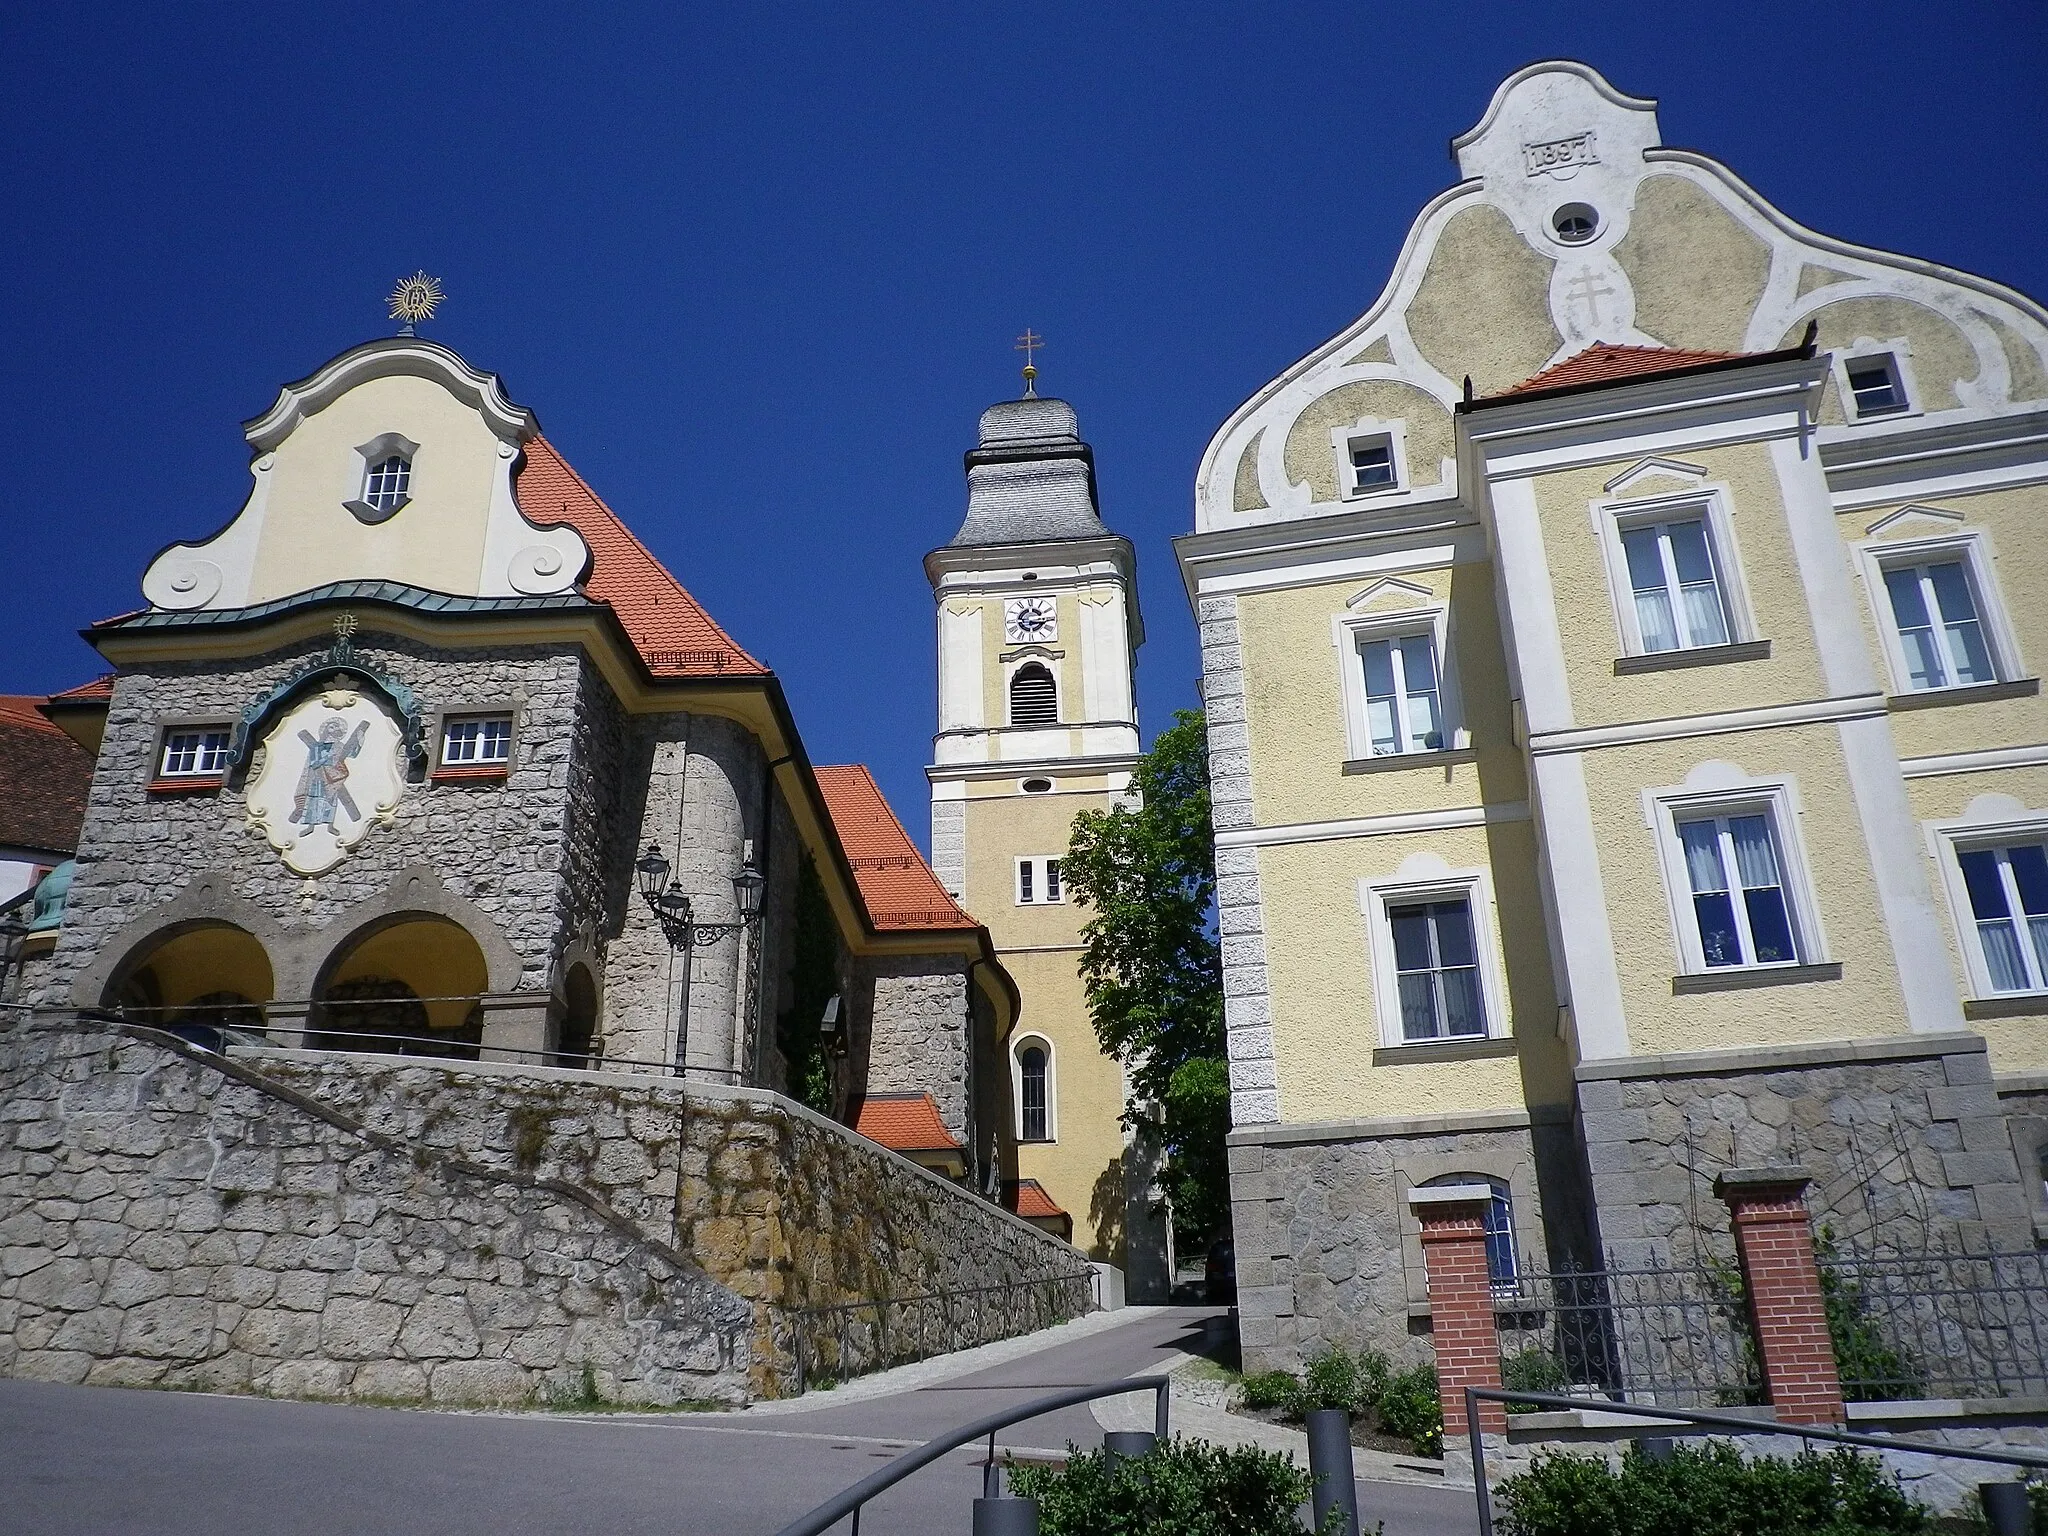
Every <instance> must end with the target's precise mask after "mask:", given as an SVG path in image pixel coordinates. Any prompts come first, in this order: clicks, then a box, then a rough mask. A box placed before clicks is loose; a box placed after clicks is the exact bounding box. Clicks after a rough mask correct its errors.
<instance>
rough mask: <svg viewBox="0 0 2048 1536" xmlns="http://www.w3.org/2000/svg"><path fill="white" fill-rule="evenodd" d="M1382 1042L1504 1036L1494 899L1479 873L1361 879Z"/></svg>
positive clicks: (1408, 1042)
mask: <svg viewBox="0 0 2048 1536" xmlns="http://www.w3.org/2000/svg"><path fill="white" fill-rule="evenodd" d="M1359 901H1360V905H1361V907H1362V908H1363V909H1364V912H1365V918H1366V927H1367V929H1368V936H1369V941H1370V949H1371V954H1372V965H1373V971H1374V982H1375V985H1374V988H1373V992H1374V997H1375V1000H1376V1002H1377V1004H1378V1009H1379V1020H1380V1041H1381V1043H1382V1044H1384V1045H1389V1046H1397V1045H1426V1044H1429V1043H1431V1042H1437V1041H1452V1040H1484V1039H1488V1038H1491V1037H1495V1036H1500V1035H1505V1034H1506V1033H1507V1014H1506V1009H1505V1005H1504V1001H1503V999H1504V994H1503V991H1502V987H1501V981H1500V972H1499V962H1498V959H1497V956H1498V949H1497V947H1496V945H1495V942H1494V934H1493V897H1492V888H1491V886H1490V885H1489V884H1488V882H1487V879H1486V876H1485V874H1484V872H1483V871H1479V870H1460V871H1451V872H1449V873H1448V874H1445V875H1443V876H1441V877H1439V878H1432V879H1425V880H1419V881H1418V880H1407V879H1401V878H1396V879H1392V880H1362V881H1360V882H1359Z"/></svg>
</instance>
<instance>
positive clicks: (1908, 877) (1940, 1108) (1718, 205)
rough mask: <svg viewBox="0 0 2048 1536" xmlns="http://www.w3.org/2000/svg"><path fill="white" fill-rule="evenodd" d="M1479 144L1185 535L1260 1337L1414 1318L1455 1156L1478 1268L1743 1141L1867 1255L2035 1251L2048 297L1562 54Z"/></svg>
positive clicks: (1675, 1213)
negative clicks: (1485, 1202) (1434, 1189)
mask: <svg viewBox="0 0 2048 1536" xmlns="http://www.w3.org/2000/svg"><path fill="white" fill-rule="evenodd" d="M1452 154H1453V158H1454V159H1455V162H1456V165H1457V176H1458V180H1457V182H1456V184H1455V185H1453V186H1451V187H1449V188H1448V189H1447V190H1446V191H1444V192H1443V193H1442V194H1441V195H1439V196H1438V197H1437V198H1436V199H1435V200H1434V201H1432V202H1431V203H1430V204H1428V206H1426V207H1425V208H1423V209H1422V211H1421V212H1420V214H1419V215H1418V216H1417V217H1416V219H1415V222H1414V224H1413V226H1412V228H1411V230H1410V232H1409V234H1408V237H1407V240H1406V243H1405V244H1404V245H1403V247H1402V249H1401V251H1400V252H1399V254H1398V257H1397V258H1396V259H1395V262H1394V265H1393V271H1392V276H1391V277H1390V278H1389V280H1388V282H1387V284H1386V287H1385V289H1384V290H1383V291H1382V292H1381V294H1380V295H1379V297H1378V298H1376V299H1374V300H1373V301H1372V302H1371V304H1370V305H1369V307H1367V308H1366V310H1365V312H1364V313H1363V314H1362V315H1361V316H1360V317H1359V318H1358V319H1357V320H1356V321H1355V322H1353V323H1352V324H1350V325H1348V326H1346V327H1345V328H1344V330H1343V331H1342V332H1340V333H1339V334H1338V335H1336V336H1335V337H1333V338H1331V339H1330V340H1328V341H1326V342H1324V343H1323V344H1321V345H1320V346H1318V347H1316V348H1315V349H1314V350H1313V351H1312V352H1310V353H1309V354H1308V355H1307V356H1306V357H1304V358H1302V360H1301V361H1300V362H1298V363H1296V364H1294V365H1293V366H1292V367H1290V368H1288V369H1286V370H1285V371H1284V372H1283V373H1282V374H1281V375H1280V376H1279V377H1277V378H1275V379H1273V380H1271V381H1270V382H1269V383H1266V384H1264V385H1263V386H1261V387H1260V388H1259V389H1258V391H1257V392H1256V393H1255V394H1254V395H1253V396H1252V397H1251V398H1250V399H1249V400H1247V401H1246V402H1245V403H1244V404H1243V405H1242V406H1240V407H1239V408H1238V409H1237V410H1236V411H1235V412H1234V413H1233V414H1232V415H1231V416H1230V418H1229V419H1228V420H1227V421H1226V422H1224V424H1223V425H1222V426H1221V428H1220V429H1219V430H1218V431H1217V432H1216V434H1215V436H1214V438H1213V440H1212V441H1211V442H1210V444H1209V447H1208V450H1207V452H1206V454H1205V455H1204V457H1203V460H1202V463H1201V468H1200V471H1199V475H1198V479H1197V483H1196V487H1195V528H1194V531H1193V532H1192V533H1191V534H1189V535H1187V536H1185V537H1183V538H1181V539H1180V540H1179V541H1178V543H1177V550H1178V555H1179V560H1180V566H1181V570H1182V573H1183V576H1184V578H1185V581H1186V585H1187V589H1188V592H1189V595H1190V598H1191V600H1192V601H1193V603H1194V605H1195V607H1196V609H1197V612H1198V614H1199V619H1200V624H1201V638H1202V651H1203V658H1204V696H1205V703H1206V707H1207V712H1208V720H1209V730H1210V743H1211V749H1212V763H1213V773H1214V795H1215V817H1216V829H1217V830H1216V844H1217V873H1218V877H1219V879H1218V884H1219V893H1220V897H1219V899H1220V908H1221V916H1220V921H1221V929H1222V934H1223V946H1224V987H1225V993H1226V1017H1227V1027H1228V1039H1229V1051H1230V1071H1231V1084H1232V1099H1233V1118H1234V1123H1235V1130H1234V1131H1233V1134H1232V1146H1231V1166H1232V1175H1231V1180H1232V1193H1233V1200H1234V1218H1235V1232H1236V1245H1237V1258H1238V1279H1239V1286H1240V1299H1241V1305H1242V1313H1243V1325H1244V1333H1243V1338H1244V1344H1245V1354H1246V1364H1247V1368H1248V1369H1256V1368H1262V1367H1264V1366H1268V1365H1292V1364H1295V1363H1296V1362H1298V1360H1299V1359H1300V1357H1301V1355H1302V1354H1303V1353H1304V1352H1305V1351H1307V1350H1309V1349H1311V1348H1313V1347H1314V1346H1315V1345H1316V1344H1317V1343H1319V1342H1321V1341H1325V1340H1341V1341H1345V1342H1349V1343H1361V1342H1371V1343H1376V1344H1378V1345H1380V1346H1381V1347H1383V1348H1388V1349H1390V1350H1393V1351H1396V1352H1407V1351H1408V1350H1410V1349H1411V1348H1412V1346H1411V1345H1410V1344H1409V1339H1410V1336H1411V1334H1416V1333H1422V1332H1426V1331H1427V1329H1428V1327H1429V1321H1428V1312H1429V1306H1428V1298H1427V1291H1426V1289H1425V1288H1424V1285H1423V1280H1422V1262H1421V1253H1420V1249H1419V1245H1418V1241H1417V1234H1418V1230H1419V1227H1418V1222H1417V1219H1416V1215H1415V1210H1414V1206H1415V1203H1416V1200H1417V1198H1418V1197H1420V1198H1421V1199H1423V1200H1424V1201H1426V1200H1427V1199H1428V1198H1429V1197H1428V1195H1427V1193H1426V1191H1427V1187H1428V1186H1431V1185H1454V1186H1458V1187H1460V1189H1461V1190H1469V1189H1470V1188H1471V1187H1472V1186H1474V1185H1481V1186H1485V1187H1487V1188H1490V1190H1491V1192H1492V1200H1491V1209H1490V1214H1489V1216H1488V1220H1487V1237H1488V1244H1487V1246H1488V1251H1489V1262H1490V1265H1491V1268H1492V1270H1493V1282H1494V1285H1495V1287H1496V1295H1502V1294H1506V1295H1510V1296H1511V1295H1512V1294H1513V1291H1514V1287H1515V1285H1516V1283H1517V1280H1518V1276H1519V1275H1520V1274H1521V1273H1522V1272H1523V1271H1524V1270H1525V1269H1536V1270H1542V1269H1552V1270H1554V1269H1561V1268H1565V1267H1568V1266H1574V1265H1575V1266H1577V1267H1578V1268H1581V1269H1586V1268H1595V1267H1600V1266H1603V1265H1604V1266H1610V1267H1612V1268H1615V1269H1619V1270H1627V1271H1639V1272H1640V1271H1659V1270H1665V1269H1669V1268H1671V1267H1673V1266H1677V1265H1685V1264H1691V1263H1693V1262H1695V1261H1696V1260H1697V1259H1698V1258H1699V1256H1700V1255H1701V1253H1702V1252H1703V1251H1704V1250H1705V1249H1706V1248H1707V1247H1708V1246H1710V1245H1709V1242H1708V1240H1709V1239H1712V1238H1716V1237H1723V1238H1724V1237H1725V1230H1726V1220H1727V1218H1726V1213H1725V1209H1724V1208H1723V1206H1722V1204H1721V1202H1720V1201H1719V1200H1717V1199H1716V1198H1715V1197H1714V1195H1713V1193H1712V1189H1713V1182H1714V1179H1715V1178H1716V1176H1717V1175H1718V1174H1720V1173H1723V1172H1726V1171H1728V1170H1731V1169H1743V1168H1757V1167H1761V1166H1766V1165H1794V1166H1797V1167H1799V1168H1800V1169H1802V1170H1803V1171H1804V1173H1805V1174H1806V1175H1807V1176H1808V1177H1810V1178H1811V1180H1812V1186H1811V1188H1810V1190H1809V1192H1808V1195H1807V1201H1808V1204H1809V1207H1810V1208H1811V1209H1812V1210H1813V1212H1814V1213H1815V1216H1816V1218H1817V1220H1818V1221H1819V1222H1820V1223H1821V1224H1822V1225H1824V1226H1826V1227H1827V1228H1829V1229H1831V1230H1832V1231H1833V1233H1834V1234H1835V1236H1836V1238H1837V1239H1838V1240H1839V1241H1841V1242H1843V1243H1845V1244H1849V1245H1852V1246H1855V1247H1856V1248H1858V1249H1859V1250H1862V1251H1871V1250H1882V1249H1885V1248H1887V1247H1890V1248H1900V1247H1913V1246H1914V1245H1925V1244H1927V1243H1929V1242H1940V1243H1947V1244H1950V1245H1951V1246H1954V1247H1960V1248H1967V1249H1971V1250H1981V1249H1983V1248H1985V1247H2001V1248H2011V1247H2028V1248H2030V1247H2032V1245H2033V1243H2034V1241H2035V1234H2036V1232H2037V1231H2040V1232H2048V1199H2044V1196H2043V1189H2044V1183H2043V1171H2044V1165H2043V1161H2042V1150H2043V1147H2044V1145H2048V702H2044V700H2043V699H2042V697H2041V688H2040V677H2039V673H2040V665H2041V662H2042V659H2043V658H2044V656H2048V604H2044V602H2043V601H2042V597H2041V594H2042V592H2043V591H2044V590H2048V542H2044V540H2043V539H2042V537H2041V528H2042V525H2043V520H2044V518H2048V451H2044V448H2043V444H2044V443H2048V312H2044V310H2043V309H2042V307H2041V305H2039V304H2038V303H2036V302H2034V301H2033V300H2031V299H2029V298H2027V297H2026V296H2024V295H2022V294H2019V293H2016V292H2014V291H2013V290H2012V289H2010V288H2007V287H2004V286H2001V285H2000V284H1999V283H1997V282H1994V281H1991V280H1988V279H1985V278H1981V277H1977V276H1973V275H1971V274H1969V273H1967V272H1962V271H1958V270H1956V269H1954V268H1950V267H1945V266H1942V265H1940V264H1939V263H1938V262H1936V261H1933V260H1929V259H1926V258H1925V257H1923V256H1903V255H1894V254H1891V253H1887V252H1884V251H1878V250H1872V249H1869V248H1867V247H1864V246H1859V245H1855V244H1852V243H1850V242H1849V241H1848V240H1845V239H1841V238H1837V237H1835V236H1831V235H1824V234H1821V233H1818V232H1817V231H1814V230H1812V229H1809V228H1807V227H1805V226H1803V225H1801V224H1800V223H1798V222H1797V221H1796V220H1795V219H1794V218H1793V217H1792V216H1790V215H1788V214H1786V213H1784V212H1781V211H1780V210H1779V209H1777V208H1775V207H1773V206H1772V205H1771V204H1770V203H1768V202H1766V201H1765V199H1764V198H1763V197H1762V196H1760V195H1759V194H1758V193H1757V192H1756V191H1755V190H1753V189H1752V188H1751V187H1749V186H1748V185H1746V184H1745V183H1744V182H1743V181H1742V180H1741V179H1740V178H1739V177H1738V176H1737V175H1736V174H1735V172H1733V171H1731V170H1730V169H1728V168H1727V167H1726V166H1723V165H1721V164H1720V163H1718V162H1717V161H1715V160H1713V159H1711V158H1709V157H1708V156H1707V155H1704V154H1701V153H1698V152H1696V151H1692V150H1685V149H1676V148H1671V147H1668V146H1666V145H1665V143H1664V142H1663V139H1662V137H1661V135H1660V133H1659V130H1658V122H1657V110H1656V104H1655V103H1654V102H1653V101H1649V100H1644V99H1640V98H1637V97H1632V96H1629V95H1626V94H1624V93H1622V92H1621V91H1619V90H1617V89H1615V88H1614V87H1613V86H1612V85H1610V84H1609V83H1608V82H1607V81H1606V80H1604V79H1603V78H1601V76H1600V75H1599V74H1598V73H1596V72H1595V71H1594V70H1592V69H1590V68H1588V67H1586V66H1585V65H1582V64H1576V63H1562V62H1560V63H1545V64H1538V65H1534V66H1531V67H1530V68H1527V69H1524V70H1521V71H1519V72H1518V73H1516V74H1514V75H1513V76H1511V77H1510V78H1508V79H1507V80H1506V81H1505V82H1503V83H1502V84H1501V86H1500V87H1499V89H1498V90H1497V91H1496V93H1495V94H1494V97H1493V100H1492V102H1491V104H1490V105H1489V106H1488V107H1487V109H1486V112H1485V115H1484V117H1483V118H1482V119H1481V120H1480V122H1479V124H1478V125H1477V126H1476V127H1474V128H1473V129H1471V130H1470V131H1469V132H1466V133H1464V134H1462V135H1460V136H1459V137H1458V138H1457V139H1455V140H1454V141H1453V143H1452ZM1717 1224H1718V1226H1717Z"/></svg>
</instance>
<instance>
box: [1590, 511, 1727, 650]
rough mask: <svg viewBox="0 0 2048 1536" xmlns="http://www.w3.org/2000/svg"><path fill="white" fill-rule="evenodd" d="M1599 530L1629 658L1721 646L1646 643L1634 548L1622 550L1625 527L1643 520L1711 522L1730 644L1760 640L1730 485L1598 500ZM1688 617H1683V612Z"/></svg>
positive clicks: (1710, 546) (1711, 549)
mask: <svg viewBox="0 0 2048 1536" xmlns="http://www.w3.org/2000/svg"><path fill="white" fill-rule="evenodd" d="M1592 510H1593V525H1594V530H1595V532H1596V533H1598V535H1599V537H1600V549H1601V553H1602V554H1603V555H1604V556H1605V557H1606V561H1607V592H1608V596H1609V597H1610V598H1611V599H1612V600H1613V605H1614V624H1615V631H1616V633H1617V634H1618V635H1619V636H1620V638H1621V654H1622V655H1624V656H1657V657H1665V656H1680V655H1683V654H1684V653H1685V652H1687V651H1703V650H1704V651H1711V650H1718V649H1719V647H1718V646H1700V645H1681V646H1678V647H1677V648H1676V649H1674V650H1668V651H1652V650H1649V649H1647V648H1646V647H1645V646H1644V645H1643V632H1642V627H1641V625H1640V624H1639V623H1638V622H1637V620H1636V592H1635V584H1634V583H1633V582H1632V581H1631V580H1630V579H1629V573H1628V552H1627V551H1626V550H1625V549H1623V548H1622V543H1621V534H1622V529H1623V527H1624V526H1633V525H1635V524H1639V523H1682V522H1689V521H1691V520H1692V519H1694V518H1698V519H1699V520H1700V522H1701V523H1702V524H1704V525H1705V528H1706V535H1707V557H1708V558H1709V559H1710V560H1712V561H1713V562H1714V582H1715V585H1716V587H1717V588H1718V589H1719V592H1720V597H1721V609H1722V612H1723V613H1725V614H1726V615H1727V618H1728V639H1727V640H1726V642H1724V643H1725V644H1728V645H1741V644H1744V643H1745V642H1748V641H1752V640H1755V639H1757V638H1759V636H1758V634H1757V628H1756V619H1755V616H1754V615H1753V614H1752V612H1751V610H1750V605H1749V586H1748V583H1746V582H1745V581H1744V580H1743V578H1742V549H1741V546H1740V545H1739V544H1738V543H1737V541H1736V538H1735V520H1734V515H1733V513H1732V511H1731V509H1730V504H1729V497H1728V488H1727V487H1726V486H1725V485H1707V486H1701V487H1700V488H1699V489H1698V490H1692V491H1685V492H1682V493H1680V494H1678V495H1669V496H1650V497H1644V498H1642V499H1639V500H1636V499H1631V500H1622V501H1604V500H1602V501H1595V502H1593V503H1592ZM1680 617H1681V619H1682V615H1680Z"/></svg>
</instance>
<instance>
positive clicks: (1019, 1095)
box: [1010, 1035, 1059, 1142]
mask: <svg viewBox="0 0 2048 1536" xmlns="http://www.w3.org/2000/svg"><path fill="white" fill-rule="evenodd" d="M1010 1065H1011V1074H1010V1075H1011V1081H1012V1082H1013V1083H1014V1084H1015V1091H1016V1102H1015V1109H1016V1117H1017V1118H1016V1125H1017V1139H1018V1140H1019V1141H1038V1142H1045V1141H1057V1140H1058V1139H1059V1119H1058V1114H1057V1110H1058V1103H1057V1098H1056V1095H1055V1092H1054V1087H1055V1084H1054V1074H1053V1050H1052V1042H1051V1041H1050V1040H1048V1039H1046V1038H1045V1037H1044V1036H1043V1035H1025V1036H1022V1037H1020V1038H1019V1039H1018V1040H1017V1042H1016V1043H1015V1044H1014V1045H1013V1046H1011V1048H1010Z"/></svg>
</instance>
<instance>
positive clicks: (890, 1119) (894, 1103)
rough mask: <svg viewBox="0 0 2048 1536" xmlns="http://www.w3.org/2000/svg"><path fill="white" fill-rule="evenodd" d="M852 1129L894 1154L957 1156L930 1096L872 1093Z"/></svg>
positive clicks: (861, 1105)
mask: <svg viewBox="0 0 2048 1536" xmlns="http://www.w3.org/2000/svg"><path fill="white" fill-rule="evenodd" d="M853 1128H854V1129H855V1130H856V1131H858V1132H860V1134H861V1135H863V1136H865V1137H867V1139H868V1140H869V1141H877V1142H880V1143H881V1144H882V1145H883V1146H885V1147H887V1148H889V1150H890V1151H892V1152H958V1151H959V1150H960V1143H959V1142H958V1141H956V1140H954V1138H953V1133H952V1132H951V1131H949V1130H947V1129H946V1125H945V1122H944V1121H942V1120H941V1119H940V1118H939V1106H938V1105H937V1104H935V1103H934V1102H933V1101H932V1096H931V1095H930V1094H928V1093H871V1094H868V1095H867V1096H866V1097H865V1098H863V1099H861V1100H860V1103H859V1107H858V1109H857V1110H856V1111H855V1114H854V1117H853Z"/></svg>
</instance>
